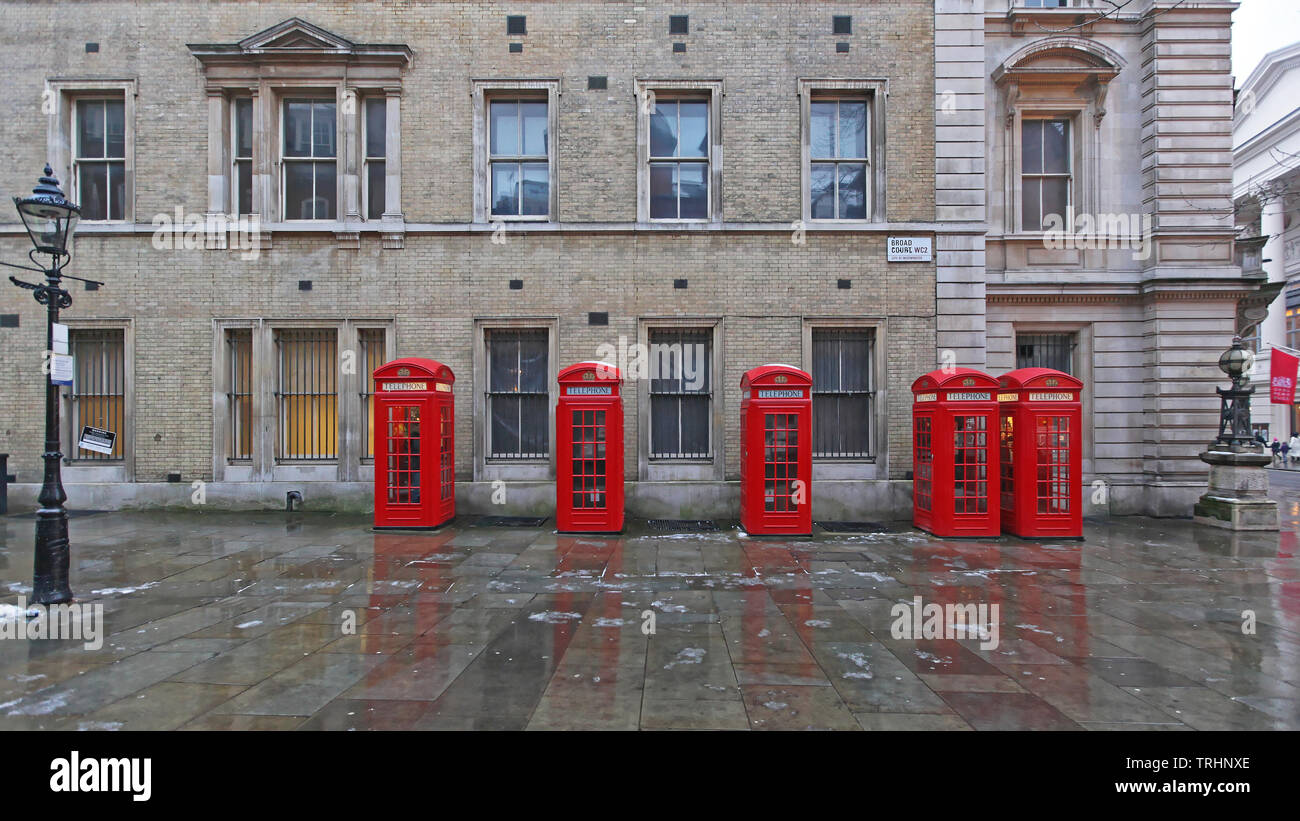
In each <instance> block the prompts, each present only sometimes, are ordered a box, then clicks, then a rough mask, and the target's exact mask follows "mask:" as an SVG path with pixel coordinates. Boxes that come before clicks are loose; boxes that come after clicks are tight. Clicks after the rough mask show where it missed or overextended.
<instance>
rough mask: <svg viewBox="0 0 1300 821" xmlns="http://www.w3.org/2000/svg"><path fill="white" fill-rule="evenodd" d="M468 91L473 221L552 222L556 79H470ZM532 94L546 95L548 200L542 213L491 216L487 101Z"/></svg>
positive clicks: (555, 201)
mask: <svg viewBox="0 0 1300 821" xmlns="http://www.w3.org/2000/svg"><path fill="white" fill-rule="evenodd" d="M470 93H471V95H472V97H473V108H474V114H473V116H474V124H473V137H472V139H473V141H474V161H473V180H474V222H480V223H481V222H554V221H555V218H556V214H557V210H556V209H557V207H558V203H559V197H558V193H557V192H558V189H559V186H558V185H557V184H556V182H557V181H556V176H555V172H556V166H557V163H556V161H555V157H556V144H557V143H558V134H557V130H556V129H557V123H558V119H559V111H558V109H559V97H560V94H561V91H560V81H559V80H554V79H540V80H470ZM515 94H517V95H518V96H520V97H528V96H535V97H537V98H538V99H541V98H542V97H543V96H544V97H545V98H546V131H547V139H546V153H547V176H548V185H547V187H548V190H549V199H550V202H549V203H548V206H547V210H548V212H549V213H547V214H546V215H545V216H527V215H516V216H504V215H494V214H492V213H491V209H490V207H489V202H488V201H489V199H490V198H491V190H492V180H491V178H490V175H489V174H488V116H487V115H488V103H489V102H491V100H492V98H493V97H501V96H503V95H505V96H515Z"/></svg>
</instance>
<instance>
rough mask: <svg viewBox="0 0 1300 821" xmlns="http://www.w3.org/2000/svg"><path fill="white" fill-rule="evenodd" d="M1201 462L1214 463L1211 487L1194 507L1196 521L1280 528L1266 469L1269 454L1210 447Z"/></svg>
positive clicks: (1222, 525) (1220, 525)
mask: <svg viewBox="0 0 1300 821" xmlns="http://www.w3.org/2000/svg"><path fill="white" fill-rule="evenodd" d="M1201 461H1202V462H1205V463H1206V464H1207V465H1209V466H1210V487H1209V490H1208V491H1207V492H1206V493H1205V495H1203V496H1201V498H1200V500H1199V501H1197V502H1196V504H1195V505H1194V506H1193V508H1192V519H1193V521H1195V522H1196V523H1197V524H1202V525H1208V526H1210V527H1218V528H1223V529H1225V530H1278V529H1280V528H1279V524H1278V512H1277V502H1275V501H1273V500H1272V499H1270V498H1268V474H1267V473H1265V472H1264V466H1265V465H1267V464H1269V462H1271V461H1272V457H1271V456H1270V455H1269V454H1266V453H1262V452H1249V451H1247V452H1232V451H1228V450H1207V451H1205V452H1204V453H1202V454H1201Z"/></svg>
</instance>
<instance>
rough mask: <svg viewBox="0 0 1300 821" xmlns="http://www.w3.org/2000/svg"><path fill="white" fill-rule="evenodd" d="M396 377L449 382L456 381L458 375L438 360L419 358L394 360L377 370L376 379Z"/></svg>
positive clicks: (411, 357) (409, 357)
mask: <svg viewBox="0 0 1300 821" xmlns="http://www.w3.org/2000/svg"><path fill="white" fill-rule="evenodd" d="M403 369H405V370H406V373H402V370H403ZM395 377H396V378H405V377H422V378H425V379H443V380H446V381H447V382H455V381H456V375H455V374H453V373H452V372H451V368H449V367H447V366H446V365H444V364H442V363H441V362H439V361H437V360H436V359H422V358H420V357H418V356H408V357H405V358H403V359H394V360H393V361H392V362H385V363H384V364H382V365H380V366H379V367H378V368H375V378H376V379H380V378H384V379H389V378H395Z"/></svg>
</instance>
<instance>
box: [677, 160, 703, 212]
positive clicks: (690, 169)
mask: <svg viewBox="0 0 1300 821" xmlns="http://www.w3.org/2000/svg"><path fill="white" fill-rule="evenodd" d="M677 173H678V177H679V179H680V180H681V183H680V187H681V218H682V219H705V218H706V217H708V216H709V180H708V173H709V166H708V165H707V164H705V163H701V162H694V163H682V164H681V167H680V168H679V169H678V172H677Z"/></svg>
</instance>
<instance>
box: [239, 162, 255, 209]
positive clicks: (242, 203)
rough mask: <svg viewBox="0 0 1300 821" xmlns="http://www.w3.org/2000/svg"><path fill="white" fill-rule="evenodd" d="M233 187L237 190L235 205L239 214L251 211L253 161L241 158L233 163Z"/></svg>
mask: <svg viewBox="0 0 1300 821" xmlns="http://www.w3.org/2000/svg"><path fill="white" fill-rule="evenodd" d="M235 176H236V181H235V188H236V190H237V191H238V192H239V194H238V195H239V202H238V203H236V207H237V208H238V210H239V213H241V214H251V213H253V163H252V162H251V161H250V160H243V161H241V162H239V163H236V164H235Z"/></svg>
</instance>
